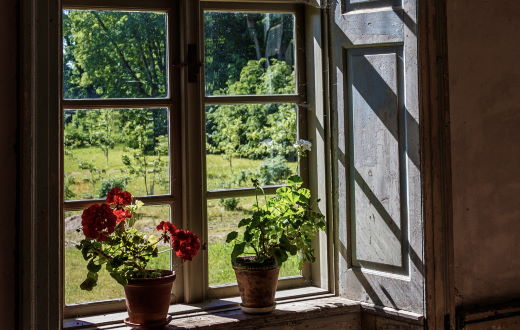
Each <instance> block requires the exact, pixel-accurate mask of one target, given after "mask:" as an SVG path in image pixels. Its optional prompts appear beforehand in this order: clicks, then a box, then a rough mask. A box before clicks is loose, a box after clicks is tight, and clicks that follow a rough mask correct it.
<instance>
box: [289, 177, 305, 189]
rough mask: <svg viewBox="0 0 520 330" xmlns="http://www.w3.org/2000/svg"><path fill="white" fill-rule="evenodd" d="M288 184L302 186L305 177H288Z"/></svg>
mask: <svg viewBox="0 0 520 330" xmlns="http://www.w3.org/2000/svg"><path fill="white" fill-rule="evenodd" d="M287 184H288V185H291V186H301V185H302V184H303V179H302V178H300V177H299V176H298V175H292V176H290V177H289V178H288V179H287Z"/></svg>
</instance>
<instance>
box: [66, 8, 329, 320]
mask: <svg viewBox="0 0 520 330" xmlns="http://www.w3.org/2000/svg"><path fill="white" fill-rule="evenodd" d="M185 5H186V4H185ZM191 5H193V3H191ZM194 7H197V6H194ZM199 9H200V12H199V15H198V16H197V13H196V12H195V15H193V12H192V11H190V10H189V9H187V7H185V6H183V5H182V2H180V1H166V0H164V1H163V0H156V1H152V2H141V1H130V2H128V1H121V0H95V1H87V0H85V1H77V0H67V1H64V3H63V10H62V35H61V41H62V91H63V93H62V97H61V111H62V116H63V123H62V128H63V130H62V143H63V144H62V145H63V148H62V157H61V159H62V165H63V166H62V167H63V173H62V174H63V205H62V206H63V228H64V236H63V237H64V242H63V243H64V244H63V251H64V254H63V255H64V263H63V273H64V289H63V295H64V304H65V317H72V316H76V315H87V314H96V313H100V312H109V311H117V310H124V301H123V297H124V293H123V290H122V288H121V286H120V285H119V284H117V283H116V282H115V281H114V280H113V279H111V278H110V276H109V275H108V274H107V273H106V272H104V271H102V272H101V273H100V280H99V283H98V286H97V287H95V288H94V290H93V291H92V292H85V291H82V290H80V289H79V284H80V283H81V282H82V281H83V277H84V276H85V264H84V262H83V260H82V258H81V254H80V253H79V251H78V250H77V249H75V247H74V245H75V243H77V242H78V241H79V240H80V239H81V237H82V234H81V233H78V232H77V231H76V229H78V228H79V227H80V225H81V210H82V209H83V208H85V207H87V206H88V205H90V204H92V203H94V202H99V201H100V200H102V199H103V198H104V196H105V195H106V193H107V191H108V190H109V189H110V188H111V187H113V186H120V187H124V188H125V189H127V190H129V191H130V192H132V193H133V194H134V195H135V196H136V197H137V198H139V199H140V200H142V201H143V202H145V205H146V206H145V207H144V209H143V212H142V215H141V217H142V219H141V220H140V221H139V223H140V226H141V228H139V229H141V230H144V231H145V232H147V233H150V234H153V232H154V230H155V226H156V225H157V224H158V223H159V222H160V221H171V222H173V223H175V224H176V225H178V226H181V227H185V228H189V229H190V230H192V231H194V232H196V233H198V234H199V235H200V236H201V238H202V240H203V243H204V248H203V249H202V250H201V253H200V254H199V256H198V257H197V258H196V259H195V260H194V261H193V262H190V263H181V262H180V261H179V260H178V258H172V255H171V254H170V253H169V251H167V247H166V246H165V247H164V250H165V251H164V252H163V253H161V254H160V255H159V257H158V258H156V260H154V261H153V265H154V266H156V267H160V268H165V269H168V268H174V269H175V270H176V271H177V279H176V281H175V283H174V292H173V294H172V303H173V302H188V303H189V302H199V301H202V300H204V299H208V298H215V297H217V298H218V297H224V296H232V295H238V289H237V287H236V283H234V282H235V279H234V273H233V271H232V268H231V265H230V246H227V245H226V244H225V242H224V241H225V235H226V234H227V232H229V231H231V230H232V229H233V227H234V226H236V224H237V223H238V221H239V220H240V218H241V217H242V216H243V215H245V214H247V212H249V210H250V209H251V206H252V200H253V199H254V195H255V191H254V189H253V188H252V187H251V181H250V180H251V178H253V177H255V178H259V179H260V181H261V182H262V184H263V185H264V190H265V191H266V193H267V195H269V194H272V193H274V191H275V189H276V188H277V187H279V186H280V185H281V184H283V182H284V180H285V179H286V178H287V177H288V176H289V175H290V174H296V173H298V174H300V175H301V176H302V177H303V178H304V180H305V184H306V185H307V186H309V187H311V188H312V189H315V190H317V188H316V187H321V188H320V189H321V192H322V193H321V194H320V196H319V197H320V198H322V204H321V205H320V206H321V207H322V210H323V211H324V208H325V206H324V205H325V204H324V203H325V202H324V200H325V196H323V192H324V191H325V189H323V186H324V183H322V184H321V185H320V184H318V183H317V182H318V181H319V179H318V175H317V174H316V173H317V171H319V170H318V166H313V170H312V171H310V170H309V167H310V166H309V163H310V162H316V159H317V158H318V157H317V153H316V152H315V151H314V150H313V152H312V153H311V155H310V157H308V158H304V159H302V160H301V161H300V162H299V163H298V162H297V157H296V153H295V150H294V148H293V144H294V143H295V140H296V139H300V138H301V139H309V140H311V141H312V142H313V143H314V144H315V145H314V148H315V149H320V150H321V152H323V150H324V145H323V141H322V140H320V139H316V137H315V136H314V134H309V132H311V131H313V129H314V128H313V126H312V125H309V123H310V122H313V121H309V120H308V113H310V111H311V109H312V107H311V105H312V102H309V99H308V97H307V91H308V89H309V82H308V81H307V77H306V71H307V66H308V63H306V62H305V43H304V37H305V33H304V32H305V30H304V23H303V21H304V16H303V7H302V6H299V5H288V4H273V5H270V6H269V9H268V10H266V9H265V8H264V7H263V6H261V5H257V4H252V3H219V2H201V3H200V7H199ZM181 13H184V14H183V15H181ZM190 15H191V16H190ZM315 32H316V31H315ZM199 58H200V62H201V63H200V66H201V67H202V70H200V71H199ZM197 71H199V72H197ZM311 85H312V84H311ZM311 126H312V127H311ZM314 148H313V149H314ZM316 196H317V195H316ZM324 212H325V211H324ZM318 241H319V240H317V244H318ZM316 247H317V249H318V253H317V256H318V259H319V260H320V262H318V263H317V264H319V265H318V266H312V267H311V265H308V264H307V265H305V267H304V269H303V270H300V269H299V268H298V259H297V258H296V257H294V258H293V259H292V260H290V261H289V262H287V263H286V265H285V266H284V267H283V268H282V271H281V279H280V282H279V289H281V290H283V289H291V288H300V287H303V286H309V285H317V286H319V287H323V288H325V289H326V288H327V286H328V281H327V271H326V269H327V262H326V252H324V251H321V250H320V249H322V250H326V240H325V236H324V234H322V235H321V245H317V246H316ZM174 263H175V265H174ZM313 292H314V291H313ZM320 292H324V291H323V290H322V291H320ZM300 294H301V291H300ZM287 295H290V293H288V294H287V293H286V294H285V296H287Z"/></svg>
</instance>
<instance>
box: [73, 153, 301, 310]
mask: <svg viewBox="0 0 520 330" xmlns="http://www.w3.org/2000/svg"><path fill="white" fill-rule="evenodd" d="M124 153H125V151H124V148H123V147H122V146H116V148H114V149H113V150H111V151H110V152H109V167H108V169H106V176H107V177H114V176H124V175H126V176H129V175H128V174H125V173H124V172H123V170H124V165H123V162H122V160H121V159H122V155H123V154H124ZM72 154H73V157H70V156H65V164H64V165H65V174H66V175H67V176H73V178H74V183H73V184H71V185H70V186H69V188H70V189H71V190H72V191H73V192H74V193H75V194H76V197H75V198H73V199H83V198H91V197H90V196H94V197H96V198H97V197H98V196H97V194H96V193H97V190H98V189H99V183H98V186H97V187H93V185H92V184H91V182H89V181H88V178H89V173H88V171H85V170H81V169H80V168H79V166H78V163H79V161H91V162H93V163H94V165H95V166H96V167H97V168H99V169H105V166H106V164H105V158H104V156H103V154H102V153H101V151H100V150H99V149H97V148H82V149H75V150H73V151H72ZM206 161H207V183H208V189H216V188H229V186H227V183H228V182H229V181H230V178H231V171H230V168H229V161H228V160H226V159H224V158H223V157H222V156H219V155H207V158H206ZM261 163H262V161H261V160H249V159H233V169H234V173H238V172H239V171H240V170H255V169H256V168H258V166H260V164H261ZM289 166H290V168H291V169H292V170H293V172H294V171H295V169H296V163H290V164H289ZM161 175H162V177H163V179H164V178H167V177H168V174H167V172H166V170H165V171H164V172H163V173H162V174H161ZM130 177H131V176H130ZM167 187H168V184H167V180H164V183H162V184H158V185H157V186H156V189H155V194H162V193H167V192H168V188H167ZM126 189H127V190H128V191H130V192H132V193H133V194H134V195H145V194H146V191H145V189H144V179H143V178H142V177H131V181H130V182H129V183H128V185H127V186H126ZM260 202H262V198H261V199H260ZM254 203H255V198H254V197H244V198H239V203H238V206H237V209H236V210H231V211H229V210H225V209H224V207H223V206H222V205H221V203H220V202H219V200H209V201H208V208H207V214H208V251H207V253H208V269H209V274H208V276H209V285H210V286H213V285H221V284H228V283H235V282H236V280H235V274H234V272H233V269H232V268H231V261H230V255H231V251H232V249H233V247H232V245H231V244H226V243H225V238H226V235H227V233H229V232H230V231H232V230H236V229H237V224H238V222H239V221H240V219H242V218H244V217H246V216H247V215H248V214H250V213H251V210H252V206H253V204H254ZM140 213H141V215H140V219H139V221H137V222H136V227H137V229H139V230H140V231H142V232H144V233H146V234H148V235H153V234H155V233H156V232H155V226H156V225H157V224H158V223H159V222H160V221H167V220H169V219H170V214H171V210H170V207H169V206H166V205H161V206H145V207H143V209H142V210H141V212H140ZM79 214H81V212H66V214H65V217H69V216H72V215H79ZM74 224H75V226H73V225H69V226H68V227H67V228H66V231H65V302H66V304H73V303H83V302H89V301H99V300H107V299H115V298H121V297H123V296H124V292H123V288H122V287H121V285H119V284H118V283H117V282H116V281H115V280H113V279H112V278H111V277H110V275H108V273H107V272H106V271H104V270H102V271H101V272H100V274H99V283H98V286H97V287H95V288H94V289H93V290H92V291H91V292H88V291H83V290H81V289H80V288H79V285H80V284H81V282H82V281H83V280H84V278H85V276H86V273H87V272H86V262H85V261H84V260H83V258H82V256H81V253H80V251H78V250H77V249H75V248H74V246H75V244H76V243H77V242H79V241H80V240H81V239H82V236H83V235H82V234H81V233H78V232H76V231H75V229H76V228H77V227H79V226H80V223H79V222H78V220H77V221H76V222H74ZM162 248H166V247H165V246H162V247H161V249H162ZM298 262H299V261H298V258H297V257H296V256H295V257H291V258H290V259H289V260H288V261H287V262H286V263H285V264H284V265H283V267H282V268H281V270H280V276H282V277H283V276H292V275H298V274H300V270H299V269H298ZM169 265H170V253H168V252H166V253H161V254H160V255H159V257H158V258H157V259H155V260H154V261H152V263H151V264H150V267H149V268H151V269H152V268H161V269H164V268H169V267H170V266H169Z"/></svg>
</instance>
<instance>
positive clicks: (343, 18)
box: [329, 0, 424, 314]
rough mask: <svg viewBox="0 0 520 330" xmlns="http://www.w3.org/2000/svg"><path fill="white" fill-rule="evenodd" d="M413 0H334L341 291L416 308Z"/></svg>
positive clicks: (419, 232) (420, 281) (419, 290)
mask: <svg viewBox="0 0 520 330" xmlns="http://www.w3.org/2000/svg"><path fill="white" fill-rule="evenodd" d="M416 5H417V3H416V0H332V3H331V4H330V22H329V24H330V25H329V29H330V35H331V41H330V44H331V75H332V81H331V87H332V96H333V97H332V110H333V113H334V115H335V117H334V121H333V122H334V125H333V130H334V134H333V135H334V139H335V140H334V151H333V155H334V162H335V173H336V176H335V177H336V182H335V191H336V205H337V207H336V209H335V216H336V219H337V223H338V233H337V235H338V237H337V238H338V251H339V253H338V258H339V260H338V265H339V278H338V281H339V291H340V292H339V293H340V295H342V296H345V297H347V298H350V299H353V300H357V301H361V302H367V303H373V304H376V305H379V306H385V307H391V308H395V309H400V310H406V311H411V312H415V313H419V314H423V313H424V278H423V277H424V265H423V223H422V205H421V202H422V201H421V173H420V150H419V145H420V141H419V127H420V122H421V121H420V118H419V109H418V93H417V87H418V86H417V38H416V30H417V29H416V24H417V20H416Z"/></svg>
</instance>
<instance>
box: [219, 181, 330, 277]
mask: <svg viewBox="0 0 520 330" xmlns="http://www.w3.org/2000/svg"><path fill="white" fill-rule="evenodd" d="M302 183H303V180H302V179H301V178H300V177H299V176H297V175H294V176H291V177H289V179H288V180H287V186H284V187H280V188H278V189H277V190H276V195H275V196H274V197H272V198H270V199H267V198H266V197H265V193H264V192H263V190H262V188H261V187H260V183H259V181H258V180H253V185H254V186H255V188H256V191H257V193H256V203H255V204H254V205H253V213H252V214H251V216H250V217H247V218H244V219H242V220H240V223H239V224H238V227H240V228H244V232H243V234H242V235H241V237H239V236H240V235H239V233H238V231H233V232H230V233H229V234H228V235H227V239H226V242H228V243H230V242H234V248H233V252H232V254H231V260H232V262H233V263H234V262H236V259H237V257H239V256H241V255H242V254H244V253H246V252H247V251H248V250H249V251H252V252H254V258H253V261H254V263H259V264H264V263H271V262H273V261H276V263H277V264H278V265H281V264H283V263H284V262H285V261H286V260H287V259H288V258H289V255H296V254H298V253H300V254H301V257H302V258H301V262H300V268H302V267H303V263H304V262H305V261H309V262H313V261H314V260H315V257H314V250H313V249H312V247H311V242H312V239H313V237H314V236H315V235H316V233H317V232H318V231H319V230H324V229H325V222H324V219H325V218H324V216H323V214H321V213H320V212H317V211H315V210H314V209H313V207H312V203H311V192H310V190H309V189H307V188H303V187H302ZM259 191H261V192H262V193H263V195H264V198H265V205H263V206H260V205H259V203H258V192H259Z"/></svg>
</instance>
